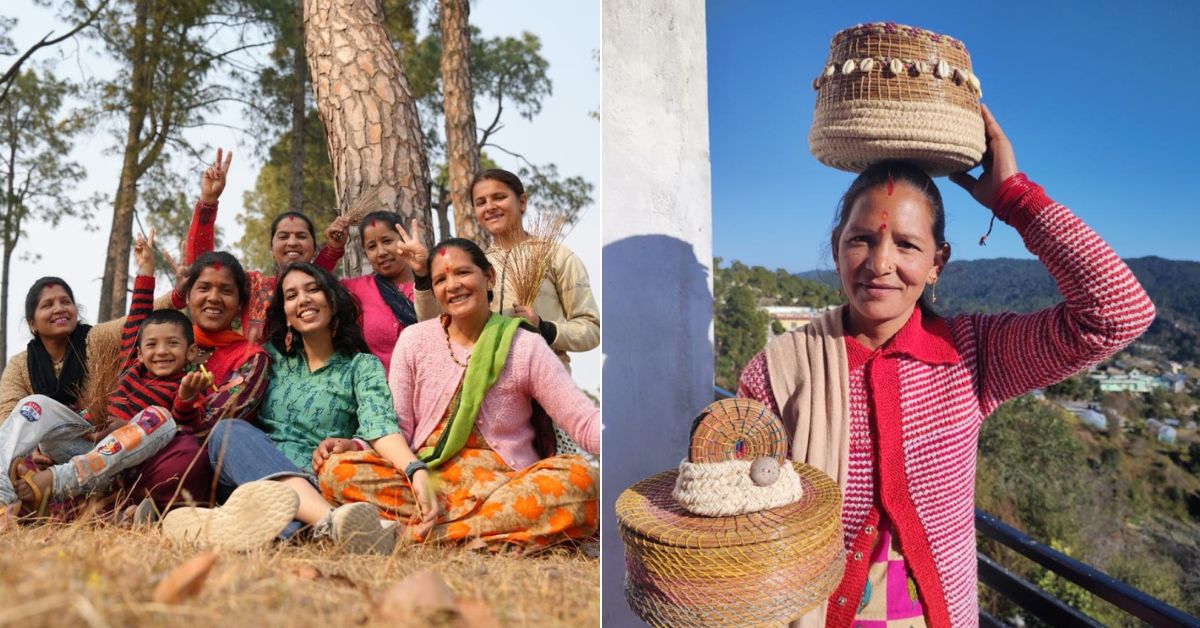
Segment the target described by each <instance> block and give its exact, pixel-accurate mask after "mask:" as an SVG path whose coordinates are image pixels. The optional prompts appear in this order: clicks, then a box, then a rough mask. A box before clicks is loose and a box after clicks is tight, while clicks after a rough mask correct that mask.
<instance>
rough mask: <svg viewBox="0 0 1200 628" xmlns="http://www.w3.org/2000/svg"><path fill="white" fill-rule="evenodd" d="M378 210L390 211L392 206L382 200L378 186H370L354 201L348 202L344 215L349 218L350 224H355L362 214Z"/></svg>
mask: <svg viewBox="0 0 1200 628" xmlns="http://www.w3.org/2000/svg"><path fill="white" fill-rule="evenodd" d="M379 210H388V211H392V207H391V205H390V204H385V203H384V202H383V199H382V197H381V196H380V189H379V188H371V189H369V190H366V191H364V192H363V193H362V194H359V195H358V197H357V198H355V199H354V202H352V203H350V207H348V208H346V214H345V216H346V218H347V219H349V220H350V224H352V225H357V224H358V223H359V222H360V221H361V220H362V219H363V217H364V216H366V215H367V214H369V213H371V212H374V211H379Z"/></svg>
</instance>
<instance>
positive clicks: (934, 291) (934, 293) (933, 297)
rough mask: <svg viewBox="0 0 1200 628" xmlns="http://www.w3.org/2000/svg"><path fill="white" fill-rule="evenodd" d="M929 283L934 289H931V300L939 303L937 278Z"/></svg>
mask: <svg viewBox="0 0 1200 628" xmlns="http://www.w3.org/2000/svg"><path fill="white" fill-rule="evenodd" d="M929 285H930V286H932V290H930V295H929V302H930V303H937V279H934V280H933V281H931V282H929Z"/></svg>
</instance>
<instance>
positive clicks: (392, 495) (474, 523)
mask: <svg viewBox="0 0 1200 628" xmlns="http://www.w3.org/2000/svg"><path fill="white" fill-rule="evenodd" d="M445 427H446V421H445V420H443V421H442V423H441V425H439V426H438V427H437V429H435V430H434V432H433V434H430V436H429V439H428V440H427V441H426V446H433V445H435V444H436V443H437V441H438V438H439V437H440V436H441V433H442V430H443V429H444V428H445ZM318 477H319V479H320V483H321V492H322V493H323V494H324V495H325V499H328V500H329V501H330V502H331V503H335V504H342V503H349V502H368V503H371V504H374V505H375V506H376V507H378V508H379V511H380V513H381V514H382V515H383V516H384V517H387V518H389V519H395V520H397V521H400V522H402V523H408V524H410V525H409V527H408V528H407V529H406V530H405V532H404V535H405V538H406V540H409V541H428V542H443V543H445V542H456V541H472V540H475V539H478V540H480V541H483V542H484V543H486V544H487V545H488V546H489V547H498V546H500V545H503V544H512V545H519V546H531V547H546V546H550V545H554V544H557V543H562V542H565V541H569V540H572V539H584V538H587V537H589V536H591V535H592V534H593V533H595V531H596V529H597V525H598V515H599V492H600V491H599V482H598V478H597V472H596V469H595V468H594V467H592V466H591V465H590V464H588V463H587V462H586V461H585V460H584V459H583V458H582V457H580V456H554V457H552V458H546V459H544V460H540V461H538V462H536V463H534V464H532V465H530V466H529V467H528V468H526V469H524V470H522V471H514V470H513V469H512V467H510V466H508V464H507V463H505V462H504V459H503V458H501V457H500V454H498V453H496V452H495V451H494V450H492V448H491V447H490V446H489V445H488V444H487V441H486V440H485V439H484V438H483V435H482V434H480V432H479V429H478V428H473V429H472V430H471V435H470V436H469V437H468V439H467V443H466V445H465V446H463V449H462V450H461V451H459V452H458V454H457V455H455V456H454V457H453V458H451V459H450V460H448V461H446V462H444V463H443V464H441V465H440V466H439V467H438V468H437V469H436V472H435V473H434V474H433V485H434V487H435V488H436V490H437V498H438V504H439V506H440V509H441V513H440V515H439V516H438V521H437V524H436V525H435V526H434V527H433V529H432V530H431V531H430V532H428V533H427V534H426V535H425V536H424V538H419V537H418V536H417V535H416V526H415V524H416V523H419V522H420V517H419V516H418V514H417V509H416V507H415V497H414V496H413V491H412V488H411V486H410V485H409V483H408V478H406V477H405V476H404V471H403V470H402V469H397V468H396V467H394V466H392V464H391V463H390V462H388V461H387V460H384V459H383V458H382V457H380V456H379V454H378V453H376V452H375V451H373V450H367V451H353V452H346V453H342V454H335V455H333V456H330V458H329V459H328V460H327V461H326V462H325V464H324V465H323V466H322V467H321V470H320V472H319V473H318Z"/></svg>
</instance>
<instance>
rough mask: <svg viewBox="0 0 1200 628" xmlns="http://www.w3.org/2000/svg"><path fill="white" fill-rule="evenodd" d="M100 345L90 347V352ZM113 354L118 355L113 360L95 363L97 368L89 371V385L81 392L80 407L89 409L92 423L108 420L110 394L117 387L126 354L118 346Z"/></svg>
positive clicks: (96, 423)
mask: <svg viewBox="0 0 1200 628" xmlns="http://www.w3.org/2000/svg"><path fill="white" fill-rule="evenodd" d="M97 349H99V347H88V350H89V352H90V351H95V350H97ZM112 354H119V355H117V357H116V359H112V360H97V361H96V362H99V364H95V363H93V364H92V365H91V366H94V367H96V368H93V369H90V370H89V371H88V377H87V385H86V386H84V388H83V390H82V391H81V392H80V393H79V407H80V408H84V409H86V410H87V411H88V421H89V422H90V423H91V424H92V425H97V426H100V425H104V424H105V423H106V422H107V420H108V396H109V395H111V394H112V393H113V391H115V390H116V389H117V378H119V377H120V376H121V366H122V364H123V363H124V362H125V356H126V354H121V353H120V351H119V350H118V349H116V348H114V349H113V351H112V353H111V354H109V355H112Z"/></svg>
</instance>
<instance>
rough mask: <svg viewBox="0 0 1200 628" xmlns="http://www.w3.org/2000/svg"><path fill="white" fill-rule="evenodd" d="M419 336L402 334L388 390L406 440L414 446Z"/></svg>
mask: <svg viewBox="0 0 1200 628" xmlns="http://www.w3.org/2000/svg"><path fill="white" fill-rule="evenodd" d="M416 336H417V334H400V339H399V340H398V341H397V342H396V348H395V350H393V351H392V365H391V367H390V370H389V371H388V374H387V378H388V388H389V389H391V391H392V404H393V405H395V406H396V420H397V422H398V423H399V426H400V432H401V433H403V434H404V440H406V441H408V443H409V444H410V445H412V439H413V434H414V433H415V432H416V430H417V410H416V405H415V404H416V395H415V394H414V392H415V391H414V388H413V387H414V386H415V385H416V384H415V382H416V357H415V356H416V355H417V354H418V353H420V352H419V351H418V350H417V343H416V342H414V341H415V339H416Z"/></svg>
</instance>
